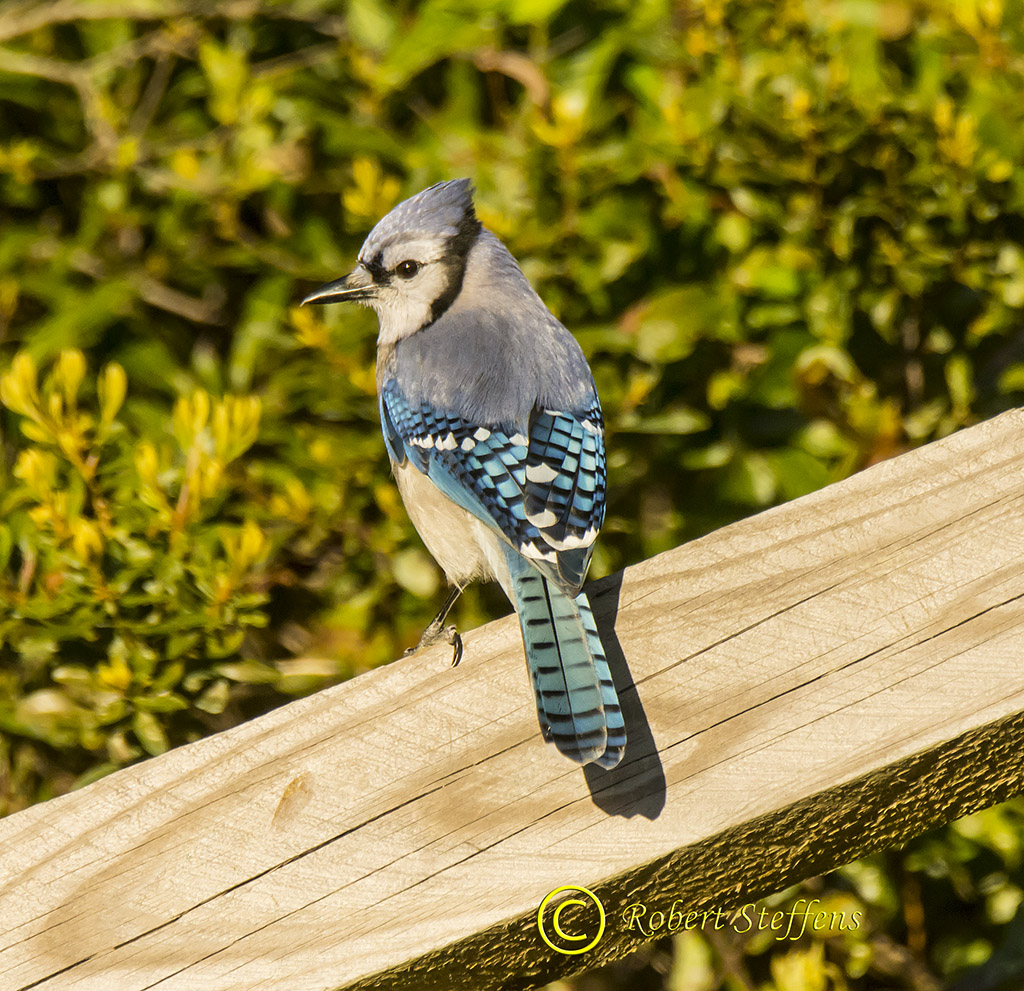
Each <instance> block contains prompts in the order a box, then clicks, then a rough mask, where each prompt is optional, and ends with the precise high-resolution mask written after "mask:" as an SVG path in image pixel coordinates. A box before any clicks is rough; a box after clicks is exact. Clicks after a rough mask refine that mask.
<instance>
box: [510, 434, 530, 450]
mask: <svg viewBox="0 0 1024 991" xmlns="http://www.w3.org/2000/svg"><path fill="white" fill-rule="evenodd" d="M508 441H509V443H510V444H511V445H512V446H513V447H526V446H527V445H528V444H529V443H530V438H529V437H524V436H523V435H522V434H513V435H512V436H511V437H509V439H508Z"/></svg>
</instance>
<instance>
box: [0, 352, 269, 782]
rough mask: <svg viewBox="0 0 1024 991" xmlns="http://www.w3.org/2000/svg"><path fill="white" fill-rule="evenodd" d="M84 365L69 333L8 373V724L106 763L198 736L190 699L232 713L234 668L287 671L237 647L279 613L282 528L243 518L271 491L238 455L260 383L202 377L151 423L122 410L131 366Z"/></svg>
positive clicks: (3, 390)
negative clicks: (90, 375)
mask: <svg viewBox="0 0 1024 991" xmlns="http://www.w3.org/2000/svg"><path fill="white" fill-rule="evenodd" d="M85 370H86V369H85V358H84V356H83V355H82V352H80V351H63V352H62V353H61V355H60V357H59V358H58V360H57V362H56V364H55V365H54V367H53V370H52V372H51V373H50V374H49V375H48V376H47V379H46V380H45V382H44V383H43V385H42V386H41V387H40V386H39V385H38V382H37V378H38V375H37V369H36V366H35V362H34V361H33V359H32V358H31V357H30V356H29V355H28V354H26V353H24V352H22V353H20V354H19V355H18V356H17V357H16V358H15V360H14V362H13V364H12V366H11V370H10V371H9V372H8V373H7V374H6V375H4V376H3V377H2V378H0V400H2V401H3V403H4V405H5V406H6V407H7V408H8V409H10V410H13V411H14V412H16V413H18V414H20V416H21V418H22V419H21V432H22V434H23V435H24V437H25V439H26V441H28V443H27V444H26V445H25V446H24V447H22V449H21V450H20V452H19V453H18V456H17V459H16V461H15V464H14V467H13V470H12V471H11V473H10V475H9V476H8V477H7V478H5V480H4V481H5V483H6V484H5V485H4V499H3V519H4V521H5V522H4V523H3V524H0V566H2V570H0V597H2V600H3V602H4V603H5V609H4V613H3V615H2V616H0V650H2V654H0V658H2V662H3V663H2V667H0V672H2V673H0V727H2V728H3V729H4V730H6V731H7V732H8V733H12V734H16V735H19V736H23V737H26V738H29V739H34V740H39V741H41V742H44V743H46V744H49V745H50V747H52V748H54V749H56V750H64V751H71V752H74V751H75V750H78V749H82V750H85V751H87V752H89V753H91V754H95V755H96V758H95V759H97V760H102V759H104V758H105V760H104V762H103V763H101V764H99V765H98V766H94V767H93V768H92V769H91V770H92V773H93V774H95V773H98V772H101V771H103V770H105V769H107V768H108V767H112V766H117V765H119V764H123V763H126V762H127V761H129V760H132V759H134V758H137V757H138V756H140V754H142V753H143V752H145V753H150V754H156V753H161V752H163V751H164V750H166V749H167V747H168V745H169V743H170V742H178V743H180V742H183V741H184V739H185V738H186V735H187V730H186V729H185V727H184V726H183V725H182V724H181V720H180V719H179V718H177V717H176V715H175V714H177V713H179V712H181V711H182V710H189V709H192V710H193V711H196V710H198V711H199V712H203V713H210V714H219V713H221V712H222V711H223V710H224V707H225V705H226V703H227V701H228V697H229V691H228V688H229V684H230V682H231V681H243V682H249V681H260V680H263V681H267V680H269V681H276V680H277V677H278V675H277V672H276V671H275V670H274V669H273V668H270V669H268V670H267V671H266V672H264V671H263V670H261V669H262V668H264V667H265V666H264V665H260V664H259V663H258V662H256V661H248V662H241V663H239V662H237V661H236V662H234V663H224V659H225V658H234V657H235V656H236V655H237V653H238V651H239V648H240V647H241V645H242V641H243V639H244V637H245V633H246V630H247V629H248V628H250V627H260V626H264V625H265V624H266V621H267V616H266V613H265V611H264V609H263V607H264V606H265V605H266V602H267V594H266V591H265V586H266V582H267V577H266V569H265V559H266V557H267V553H268V549H269V548H268V540H267V537H266V536H265V535H264V531H263V530H262V529H261V526H260V524H259V523H257V522H256V521H255V520H254V519H253V518H252V517H251V516H249V517H247V518H244V519H243V520H242V522H238V520H239V519H240V518H241V517H242V516H243V515H244V514H247V513H252V512H254V509H253V508H252V507H254V506H256V507H258V506H259V504H260V502H261V501H264V502H265V501H266V499H267V497H268V496H271V497H272V494H271V493H270V492H261V491H260V488H261V487H260V486H259V484H258V482H257V483H256V484H253V479H252V478H251V477H247V473H246V472H245V471H244V469H242V468H241V467H240V465H239V459H240V458H241V457H242V456H243V455H244V454H246V452H248V451H249V449H250V448H251V447H252V444H253V442H254V441H255V439H256V436H257V432H258V429H259V418H260V403H259V400H258V399H255V398H252V397H247V398H244V399H239V398H234V397H226V398H224V399H212V400H211V398H210V396H209V395H208V394H207V393H205V392H201V391H198V392H196V393H195V394H194V395H193V396H191V397H188V398H185V397H183V398H181V399H179V400H178V401H177V403H176V404H175V407H174V410H173V413H172V416H171V419H170V421H169V423H168V430H167V431H166V433H165V436H163V437H158V438H153V439H145V440H143V439H141V438H139V437H138V436H137V435H134V434H133V432H132V431H130V430H128V429H127V428H126V427H125V425H124V424H123V423H122V422H121V421H120V420H119V419H118V414H119V411H120V409H121V405H122V403H123V401H124V398H125V394H126V388H127V380H126V377H125V373H124V371H123V369H122V368H121V366H120V365H117V364H113V363H112V364H109V365H107V366H106V368H105V369H104V370H103V372H102V374H101V375H100V377H99V381H98V383H97V389H96V395H95V396H94V397H93V396H88V397H85V396H83V395H82V394H81V388H82V385H83V379H84V376H85ZM278 529H280V527H279V528H278ZM169 735H170V740H169Z"/></svg>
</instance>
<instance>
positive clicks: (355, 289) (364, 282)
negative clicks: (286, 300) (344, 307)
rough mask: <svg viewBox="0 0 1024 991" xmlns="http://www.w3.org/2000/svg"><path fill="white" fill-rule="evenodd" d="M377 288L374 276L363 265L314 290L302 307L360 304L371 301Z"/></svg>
mask: <svg viewBox="0 0 1024 991" xmlns="http://www.w3.org/2000/svg"><path fill="white" fill-rule="evenodd" d="M375 289H376V286H374V284H373V276H372V275H370V273H369V272H368V271H367V270H366V268H365V267H364V266H362V265H359V266H358V267H356V268H355V269H353V270H352V271H351V272H349V274H348V275H346V276H345V277H344V278H341V279H335V280H334V282H328V283H327V285H325V286H321V287H320V288H319V289H314V290H313V291H312V292H311V293H310V294H309V295H308V296H307V297H306V298H305V299H303V301H302V303H301V304H300V305H302V306H305V305H306V304H307V303H358V302H360V301H361V300H364V299H370V298H372V297H373V295H374V291H375Z"/></svg>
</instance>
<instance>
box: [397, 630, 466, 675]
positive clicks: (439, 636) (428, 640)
mask: <svg viewBox="0 0 1024 991" xmlns="http://www.w3.org/2000/svg"><path fill="white" fill-rule="evenodd" d="M441 640H443V641H444V642H445V643H447V644H451V647H452V667H453V668H454V667H458V664H459V661H461V660H462V637H461V636H459V631H458V630H457V629H456V628H455V624H454V623H453V624H452V625H451V626H440V625H438V626H434V624H433V623H431V624H430V626H428V627H427V628H426V630H425V631H424V633H423V636H422V637H420V642H419V643H418V644H416V646H415V647H410V648H409V649H408V650H407V651H406V652H405V653H404V654H403V655H402V656H403V657H409V655H410V654H415V653H416V652H417V651H419V650H422V649H423V648H424V647H433V646H434V644H435V643H439V642H440V641H441Z"/></svg>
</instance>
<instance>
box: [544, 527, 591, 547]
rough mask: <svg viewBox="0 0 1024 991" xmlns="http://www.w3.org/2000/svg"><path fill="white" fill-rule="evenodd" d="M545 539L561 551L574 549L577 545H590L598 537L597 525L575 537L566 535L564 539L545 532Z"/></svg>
mask: <svg viewBox="0 0 1024 991" xmlns="http://www.w3.org/2000/svg"><path fill="white" fill-rule="evenodd" d="M539 525H540V524H538V526H539ZM543 537H544V540H545V541H546V542H547V543H549V544H550V545H551V546H552V547H554V548H555V549H556V550H559V551H572V550H575V549H576V548H577V547H589V546H590V545H591V544H592V543H593V542H594V541H595V540H596V539H597V527H593V526H592V527H591V528H590V529H589V530H586V531H584V532H583V533H581V534H580V535H579V536H578V537H574V536H572V535H571V534H570V535H569V536H567V537H565V538H564V539H563V540H555V538H554V537H551V536H549V535H548V534H546V533H545V534H543Z"/></svg>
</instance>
